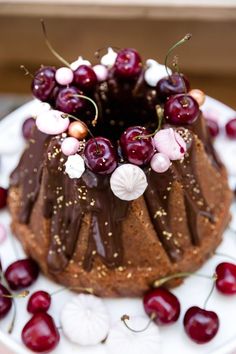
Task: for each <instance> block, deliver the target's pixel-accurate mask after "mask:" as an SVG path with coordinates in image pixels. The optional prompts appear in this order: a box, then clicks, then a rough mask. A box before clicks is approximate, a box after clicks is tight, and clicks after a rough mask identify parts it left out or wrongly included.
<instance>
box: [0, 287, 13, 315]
mask: <svg viewBox="0 0 236 354" xmlns="http://www.w3.org/2000/svg"><path fill="white" fill-rule="evenodd" d="M5 296H11V294H10V292H9V291H8V290H7V289H6V288H5V286H3V285H2V284H0V319H1V318H4V317H5V316H6V315H7V314H8V312H9V311H10V309H11V307H12V299H11V298H8V297H5Z"/></svg>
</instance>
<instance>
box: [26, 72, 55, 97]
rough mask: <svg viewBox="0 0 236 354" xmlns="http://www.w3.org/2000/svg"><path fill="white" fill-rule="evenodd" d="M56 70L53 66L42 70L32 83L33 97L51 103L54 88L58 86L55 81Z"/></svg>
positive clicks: (37, 73)
mask: <svg viewBox="0 0 236 354" xmlns="http://www.w3.org/2000/svg"><path fill="white" fill-rule="evenodd" d="M55 73H56V69H55V68H53V67H51V66H46V67H42V68H40V69H39V70H38V71H37V72H36V74H35V76H34V79H33V81H32V85H31V88H32V92H33V95H34V96H35V97H36V98H38V99H39V100H41V101H44V102H49V101H50V100H51V98H52V97H51V95H52V92H53V89H54V87H55V86H56V80H55Z"/></svg>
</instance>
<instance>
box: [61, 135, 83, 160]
mask: <svg viewBox="0 0 236 354" xmlns="http://www.w3.org/2000/svg"><path fill="white" fill-rule="evenodd" d="M79 147H80V143H79V141H78V140H77V139H76V138H73V137H68V138H65V140H63V142H62V144H61V151H62V152H63V154H64V155H66V156H70V155H74V154H76V152H77V151H78V150H79Z"/></svg>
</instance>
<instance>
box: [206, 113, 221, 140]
mask: <svg viewBox="0 0 236 354" xmlns="http://www.w3.org/2000/svg"><path fill="white" fill-rule="evenodd" d="M206 125H207V128H208V130H209V133H210V134H211V136H212V137H213V138H216V137H217V136H218V135H219V132H220V128H219V125H218V123H217V122H216V121H215V120H213V119H210V118H206Z"/></svg>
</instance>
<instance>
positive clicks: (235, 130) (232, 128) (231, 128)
mask: <svg viewBox="0 0 236 354" xmlns="http://www.w3.org/2000/svg"><path fill="white" fill-rule="evenodd" d="M225 131H226V134H227V136H228V137H229V138H231V139H236V118H234V119H231V120H230V121H229V122H228V123H227V124H226V126H225Z"/></svg>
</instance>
